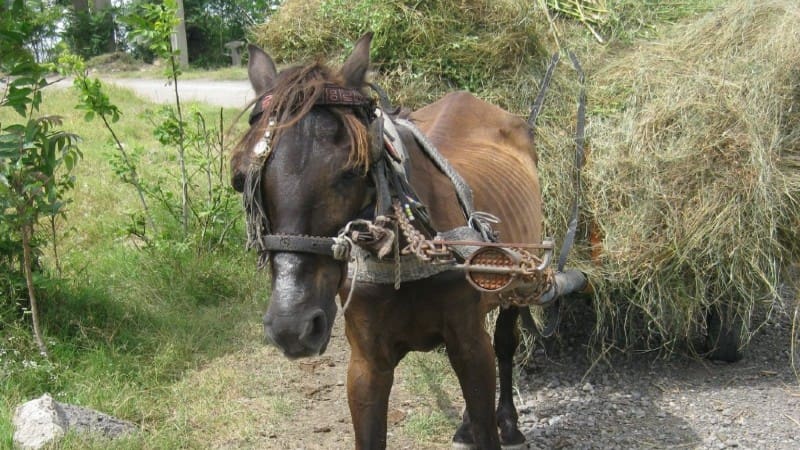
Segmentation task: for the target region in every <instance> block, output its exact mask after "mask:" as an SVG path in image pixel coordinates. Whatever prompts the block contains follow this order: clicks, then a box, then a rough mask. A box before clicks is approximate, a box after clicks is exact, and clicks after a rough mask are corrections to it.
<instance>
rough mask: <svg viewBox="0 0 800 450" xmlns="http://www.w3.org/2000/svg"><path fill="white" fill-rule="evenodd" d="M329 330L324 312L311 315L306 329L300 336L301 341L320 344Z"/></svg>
mask: <svg viewBox="0 0 800 450" xmlns="http://www.w3.org/2000/svg"><path fill="white" fill-rule="evenodd" d="M327 329H328V320H327V319H326V318H325V313H324V312H323V311H317V312H315V313H314V314H312V315H311V317H310V319H309V320H308V323H307V324H306V329H305V330H304V331H303V334H302V335H301V336H300V340H301V341H303V342H308V343H312V344H318V343H319V342H320V341H321V340H322V339H324V337H325V332H326V330H327Z"/></svg>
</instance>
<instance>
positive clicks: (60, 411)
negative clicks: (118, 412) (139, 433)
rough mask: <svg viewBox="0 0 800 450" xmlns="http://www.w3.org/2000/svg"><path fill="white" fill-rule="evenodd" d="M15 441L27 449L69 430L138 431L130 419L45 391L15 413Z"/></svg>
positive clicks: (107, 435)
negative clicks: (65, 401)
mask: <svg viewBox="0 0 800 450" xmlns="http://www.w3.org/2000/svg"><path fill="white" fill-rule="evenodd" d="M13 424H14V444H15V445H16V446H17V447H19V448H21V449H25V450H29V449H39V448H42V447H43V446H45V445H48V444H50V443H52V442H55V441H57V440H58V439H59V438H61V437H62V436H63V435H64V434H66V433H67V431H71V432H74V433H82V434H83V433H92V434H95V435H97V436H101V437H105V438H108V439H114V438H116V437H119V436H123V435H126V434H130V433H133V432H135V431H136V430H137V428H136V425H134V424H133V423H131V422H127V421H124V420H120V419H117V418H115V417H112V416H109V415H108V414H104V413H101V412H99V411H95V410H92V409H88V408H83V407H81V406H75V405H69V404H62V403H59V402H57V401H55V400H53V397H51V396H50V395H49V394H44V395H43V396H41V397H40V398H37V399H35V400H31V401H29V402H27V403H24V404H22V405H20V406H19V407H17V409H16V410H15V412H14V419H13Z"/></svg>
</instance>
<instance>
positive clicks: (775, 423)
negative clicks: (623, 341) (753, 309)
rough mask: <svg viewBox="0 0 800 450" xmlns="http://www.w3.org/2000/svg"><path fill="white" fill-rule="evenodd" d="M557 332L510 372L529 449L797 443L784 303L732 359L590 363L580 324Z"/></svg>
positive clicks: (796, 390) (636, 358)
mask: <svg viewBox="0 0 800 450" xmlns="http://www.w3.org/2000/svg"><path fill="white" fill-rule="evenodd" d="M576 323H577V322H576ZM565 325H567V326H569V325H570V324H569V323H566V324H565ZM573 326H575V323H573ZM562 330H563V328H562ZM562 334H563V335H562V337H561V340H560V342H557V343H555V344H553V345H548V346H547V347H549V348H550V350H545V349H544V348H540V349H538V350H537V351H536V353H535V354H536V356H537V357H536V358H534V359H533V362H532V363H530V364H529V365H528V366H527V367H526V368H525V369H524V370H523V373H522V375H521V376H520V379H519V380H518V385H519V394H520V397H521V401H520V402H519V405H520V407H519V409H520V425H521V427H522V431H523V433H524V434H525V435H526V436H527V437H528V443H529V446H530V448H532V449H554V448H556V449H631V448H637V449H639V448H692V449H723V448H745V449H787V450H788V449H800V387H799V385H798V377H797V376H796V374H795V372H794V371H793V369H792V362H791V357H790V343H791V339H792V338H791V335H792V327H791V320H790V317H789V314H788V313H780V314H775V315H774V317H773V318H772V319H770V320H769V321H768V322H767V323H766V325H765V326H764V327H762V328H761V329H760V330H759V331H758V332H757V334H756V335H755V337H754V338H753V340H752V342H751V344H750V346H749V347H748V349H747V352H746V355H745V358H744V359H742V360H741V361H739V362H736V363H718V362H711V361H708V360H705V359H700V358H690V357H687V356H671V357H668V358H664V357H659V356H658V355H655V354H642V353H640V354H617V355H611V356H608V357H607V361H601V362H600V363H599V364H596V365H594V366H592V363H593V361H592V360H590V359H589V358H588V357H587V356H586V351H585V348H584V347H583V345H584V344H585V343H586V335H585V333H582V332H581V331H580V330H577V331H576V332H572V333H562ZM798 344H800V343H796V344H795V345H796V347H795V348H797V345H798ZM798 356H800V355H796V356H795V358H797V357H798ZM609 363H610V364H609ZM590 369H591V370H590Z"/></svg>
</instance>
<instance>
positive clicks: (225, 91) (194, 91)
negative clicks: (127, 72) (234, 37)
mask: <svg viewBox="0 0 800 450" xmlns="http://www.w3.org/2000/svg"><path fill="white" fill-rule="evenodd" d="M103 83H105V84H115V85H118V86H122V87H126V88H128V89H131V90H133V91H134V92H136V93H137V94H138V95H141V96H142V97H145V98H147V99H150V100H153V101H155V102H157V103H172V102H173V101H174V98H175V91H174V87H173V86H172V85H171V84H167V83H166V81H165V80H152V79H150V80H148V79H139V78H106V79H103ZM57 85H59V86H72V80H71V79H66V80H62V81H60V82H59V83H57ZM178 91H179V93H180V96H181V98H182V99H184V100H196V101H199V102H205V103H208V104H211V105H217V106H224V107H228V108H244V107H245V105H247V103H248V102H249V101H250V100H252V99H253V98H254V97H255V94H254V93H253V90H252V88H251V87H250V83H249V82H248V81H213V80H178Z"/></svg>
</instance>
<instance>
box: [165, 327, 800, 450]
mask: <svg viewBox="0 0 800 450" xmlns="http://www.w3.org/2000/svg"><path fill="white" fill-rule="evenodd" d="M581 323H585V321H584V319H575V318H573V319H572V320H570V319H567V320H565V322H564V323H563V327H564V328H563V332H562V334H561V337H559V338H558V339H555V340H552V341H549V342H548V343H547V345H546V349H545V347H542V348H539V349H538V350H537V351H536V353H535V358H534V359H533V361H532V362H531V363H530V364H529V365H528V366H526V367H524V368H522V369H521V370H520V371H519V373H518V375H517V377H516V384H517V398H516V402H517V406H518V408H519V410H520V425H521V428H522V431H523V433H524V434H525V435H526V436H527V438H528V444H529V448H531V449H632V448H635V449H640V448H692V449H722V448H747V449H787V450H789V449H797V448H800V388H799V387H798V379H797V378H796V376H795V374H794V372H793V370H792V367H791V362H790V355H789V343H790V336H791V323H790V320H789V317H788V315H787V314H783V315H777V316H776V317H775V318H774V319H772V320H771V321H770V322H768V323H767V325H766V326H764V327H763V328H762V329H761V330H760V331H759V332H758V333H757V335H756V336H755V337H754V340H753V342H752V344H751V346H750V347H749V349H748V351H747V354H746V356H745V358H744V359H743V360H742V361H740V362H738V363H734V364H720V363H712V362H709V361H707V360H704V359H697V358H688V357H683V356H673V357H670V358H667V359H664V358H663V357H659V356H658V355H656V354H616V355H611V356H609V357H608V360H607V361H605V362H603V361H601V362H600V363H598V364H594V365H593V363H594V362H595V361H593V360H591V359H590V358H589V357H587V352H586V347H585V345H586V343H587V342H588V335H587V333H586V332H584V331H582V330H583V329H585V328H583V327H581ZM570 330H572V331H570ZM260 333H261V330H260V327H259V326H257V325H256V324H254V325H253V328H252V333H251V334H250V335H248V336H245V337H244V339H245V340H246V341H247V342H248V344H247V348H246V350H244V351H240V352H237V353H234V354H231V355H228V356H226V357H224V358H221V359H219V360H216V361H214V362H212V363H211V364H210V365H208V366H207V367H205V368H203V369H202V370H200V371H197V372H195V373H193V374H192V375H190V376H188V377H187V378H186V379H185V380H183V382H182V387H181V388H178V389H177V390H176V396H177V398H178V399H181V400H183V399H187V398H192V397H197V396H200V397H201V398H203V404H202V405H201V406H200V407H199V409H198V411H195V413H196V414H187V415H189V416H194V420H195V421H196V422H191V423H190V424H189V427H190V429H191V432H192V433H193V434H195V435H196V437H197V438H199V440H200V441H202V442H206V443H208V447H209V448H225V449H239V448H248V449H249V448H268V449H350V448H353V437H352V436H353V432H352V426H351V423H350V415H349V410H348V407H347V397H346V390H345V381H346V368H347V359H348V349H347V344H346V342H345V338H344V333H343V324H342V320H341V318H339V319H338V320H337V322H336V326H335V328H334V333H333V337H332V340H331V344H330V346H329V349H328V351H327V353H326V354H325V355H323V356H321V357H318V358H310V359H303V360H298V361H289V360H287V359H285V358H284V357H283V356H282V355H281V354H280V353H279V352H278V351H277V350H275V349H274V348H271V347H267V346H263V345H261V344H260V342H259V340H260ZM440 356H441V355H440ZM410 358H412V361H413V362H412V363H410V364H409V363H407V362H405V361H404V363H403V364H401V366H400V368H399V370H398V371H397V374H396V381H395V386H394V389H393V391H392V397H391V400H390V411H389V423H390V424H389V437H388V441H389V446H388V448H390V449H449V448H450V444H449V441H450V438H451V436H452V433H453V432H454V431H455V427H456V424H457V422H458V420H459V414H460V411H461V409H462V408H463V402H462V400H461V398H460V394H459V392H458V386H457V382H456V380H455V378H454V377H453V376H452V373H451V371H450V370H449V369H448V370H444V369H443V367H445V366H446V360H445V358H443V357H437V356H436V355H433V356H431V355H425V356H419V355H413V354H412V355H410ZM414 358H416V359H414ZM609 363H610V364H609ZM590 369H591V370H590ZM426 371H427V372H430V374H432V376H430V377H428V378H427V379H423V380H420V379H417V378H418V377H419V375H420V372H426ZM430 374H429V375H430ZM415 377H417V378H415ZM420 385H422V389H420ZM206 390H208V392H206ZM189 403H191V402H189ZM204 433H207V436H206V435H204ZM197 435H200V436H197Z"/></svg>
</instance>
